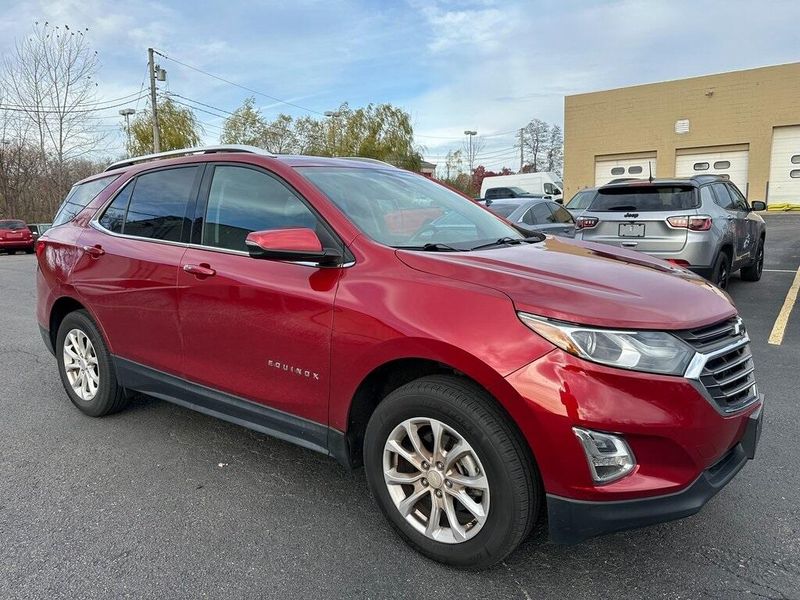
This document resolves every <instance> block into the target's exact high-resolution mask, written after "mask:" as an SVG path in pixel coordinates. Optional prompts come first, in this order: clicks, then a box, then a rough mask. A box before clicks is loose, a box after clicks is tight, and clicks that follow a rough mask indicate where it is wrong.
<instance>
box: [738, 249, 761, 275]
mask: <svg viewBox="0 0 800 600" xmlns="http://www.w3.org/2000/svg"><path fill="white" fill-rule="evenodd" d="M763 272H764V240H763V239H761V240H759V241H758V248H757V249H756V259H755V260H754V261H753V264H751V265H748V266H747V267H745V268H743V269H742V270H741V272H740V275H741V277H742V279H744V280H745V281H758V280H759V279H761V273H763Z"/></svg>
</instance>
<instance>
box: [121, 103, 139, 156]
mask: <svg viewBox="0 0 800 600" xmlns="http://www.w3.org/2000/svg"><path fill="white" fill-rule="evenodd" d="M135 112H136V111H135V110H133V109H132V108H123V109H121V110H120V111H119V114H121V115H122V116H123V117H125V133H126V134H127V136H128V146H127V150H128V158H130V157H131V115H132V114H134V113H135Z"/></svg>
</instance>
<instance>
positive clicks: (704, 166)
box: [675, 148, 750, 194]
mask: <svg viewBox="0 0 800 600" xmlns="http://www.w3.org/2000/svg"><path fill="white" fill-rule="evenodd" d="M749 154H750V152H749V151H748V150H733V151H730V150H729V151H716V152H715V151H714V150H713V149H710V148H704V149H703V150H702V151H701V150H698V151H696V152H692V151H688V152H686V153H685V154H684V153H683V152H682V153H681V154H679V155H678V156H676V157H675V176H676V177H692V176H693V175H723V176H725V177H727V178H728V179H730V180H731V181H732V182H733V183H735V184H736V187H738V188H739V189H740V190H741V191H742V193H743V194H747V163H748V159H749Z"/></svg>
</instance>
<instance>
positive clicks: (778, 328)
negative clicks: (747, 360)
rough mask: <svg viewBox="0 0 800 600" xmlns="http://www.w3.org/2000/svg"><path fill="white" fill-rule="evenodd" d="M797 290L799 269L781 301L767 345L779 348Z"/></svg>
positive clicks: (799, 286) (795, 299) (799, 268)
mask: <svg viewBox="0 0 800 600" xmlns="http://www.w3.org/2000/svg"><path fill="white" fill-rule="evenodd" d="M798 290H800V267H798V268H797V274H796V275H795V276H794V281H793V282H792V285H791V287H790V288H789V291H788V292H786V300H784V301H783V306H782V307H781V312H779V313H778V318H777V319H775V325H773V326H772V333H770V334H769V339H768V340H767V342H768V343H770V344H773V345H774V346H780V345H781V343H782V342H783V334H784V333H785V332H786V325H787V324H788V323H789V315H790V314H791V313H792V308H793V307H794V303H795V302H797V292H798Z"/></svg>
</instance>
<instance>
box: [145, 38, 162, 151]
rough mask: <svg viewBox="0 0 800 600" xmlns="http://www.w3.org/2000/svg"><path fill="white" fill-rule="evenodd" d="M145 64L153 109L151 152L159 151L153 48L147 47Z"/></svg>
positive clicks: (159, 137) (159, 139) (159, 140)
mask: <svg viewBox="0 0 800 600" xmlns="http://www.w3.org/2000/svg"><path fill="white" fill-rule="evenodd" d="M147 64H148V70H149V71H150V105H151V109H152V111H153V152H154V153H158V152H161V133H160V132H159V129H158V106H157V105H156V65H155V61H154V60H153V49H152V48H148V49H147Z"/></svg>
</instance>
